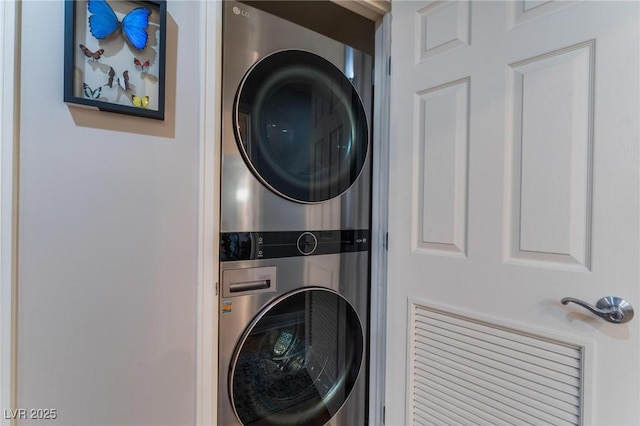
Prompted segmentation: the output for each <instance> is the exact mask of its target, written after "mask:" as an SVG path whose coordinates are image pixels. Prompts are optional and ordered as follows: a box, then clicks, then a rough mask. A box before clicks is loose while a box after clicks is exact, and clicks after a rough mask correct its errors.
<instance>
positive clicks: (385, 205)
mask: <svg viewBox="0 0 640 426" xmlns="http://www.w3.org/2000/svg"><path fill="white" fill-rule="evenodd" d="M390 58H391V14H390V13H387V14H386V15H384V17H383V18H382V19H381V20H380V21H378V27H377V28H376V35H375V62H374V71H375V73H374V92H375V96H374V105H373V164H372V166H373V171H374V173H373V175H372V188H373V190H372V198H371V205H372V209H371V210H372V212H371V214H372V222H371V240H372V241H371V307H370V314H371V321H370V324H369V327H370V329H371V333H370V336H371V337H370V338H369V344H370V348H369V364H370V375H369V379H370V380H369V424H372V425H381V424H384V400H385V375H384V368H385V362H386V356H385V351H386V338H385V337H386V324H387V231H388V229H389V226H388V211H389V124H390V123H389V121H390V110H389V109H390V104H389V97H390V85H391V76H390V71H391V70H390V69H389V65H390Z"/></svg>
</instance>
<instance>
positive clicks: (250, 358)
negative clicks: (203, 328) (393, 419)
mask: <svg viewBox="0 0 640 426" xmlns="http://www.w3.org/2000/svg"><path fill="white" fill-rule="evenodd" d="M362 359H363V334H362V327H361V325H360V320H359V319H358V315H357V314H356V312H355V310H354V309H353V307H352V306H351V305H350V304H349V302H348V301H347V300H346V299H344V298H343V297H342V296H340V295H339V294H338V293H336V292H334V291H332V290H328V289H324V288H318V287H305V288H301V289H299V290H296V291H293V292H291V293H288V294H286V295H285V296H283V297H281V298H279V299H277V300H276V301H275V302H273V303H272V304H270V305H269V306H268V307H267V308H266V309H264V310H263V311H262V312H261V313H260V314H259V315H258V316H257V317H256V319H254V321H253V322H252V323H251V324H250V326H249V327H248V328H247V330H246V331H245V333H244V335H243V336H242V338H241V340H240V342H239V344H238V347H237V348H236V352H235V354H234V356H233V361H232V365H231V371H230V373H231V374H230V377H229V388H230V395H231V400H232V404H233V409H234V411H235V413H236V415H237V416H238V419H239V420H240V422H242V424H244V425H269V426H272V425H308V426H313V425H317V426H321V425H324V424H326V423H327V422H328V421H329V420H330V419H331V418H332V417H333V416H334V415H335V414H336V413H337V412H338V410H339V409H340V407H342V405H343V404H344V403H345V401H346V400H347V398H348V397H349V394H350V392H351V390H352V389H353V386H354V384H355V382H356V380H357V378H358V373H359V371H360V366H361V364H362Z"/></svg>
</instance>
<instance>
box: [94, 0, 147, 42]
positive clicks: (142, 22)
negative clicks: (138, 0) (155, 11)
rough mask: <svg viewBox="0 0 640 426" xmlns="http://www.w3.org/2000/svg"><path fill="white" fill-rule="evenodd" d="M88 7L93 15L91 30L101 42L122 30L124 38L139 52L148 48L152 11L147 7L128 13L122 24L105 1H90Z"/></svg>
mask: <svg viewBox="0 0 640 426" xmlns="http://www.w3.org/2000/svg"><path fill="white" fill-rule="evenodd" d="M87 6H88V8H89V12H91V13H92V15H91V16H89V29H90V30H91V34H93V36H94V37H95V38H97V39H100V40H101V39H103V38H106V37H108V36H110V35H111V34H113V33H114V32H116V31H117V30H118V29H120V30H121V32H122V35H123V36H124V38H125V39H126V40H127V41H128V42H129V43H131V45H132V46H133V47H135V48H136V49H138V50H142V49H144V48H145V47H146V45H147V40H148V39H149V35H148V34H147V27H148V26H149V15H151V10H149V9H147V8H146V7H137V8H135V9H133V10H132V11H131V12H129V13H127V14H126V15H125V17H124V18H122V22H120V21H119V20H118V17H117V16H116V14H115V12H114V11H113V9H112V8H111V6H109V3H107V2H106V1H105V0H88V1H87Z"/></svg>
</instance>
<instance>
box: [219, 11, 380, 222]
mask: <svg viewBox="0 0 640 426" xmlns="http://www.w3.org/2000/svg"><path fill="white" fill-rule="evenodd" d="M371 70H372V59H371V57H370V56H368V55H366V54H364V53H362V52H359V51H357V50H355V49H353V48H351V47H349V46H346V45H344V44H342V43H340V42H337V41H335V40H332V39H329V38H327V37H325V36H323V35H320V34H317V33H315V32H313V31H310V30H308V29H306V28H303V27H300V26H298V25H296V24H293V23H291V22H289V21H286V20H283V19H281V18H279V17H276V16H273V15H270V14H268V13H266V12H262V11H260V10H257V9H255V8H252V7H250V6H247V5H245V4H242V3H238V2H234V1H227V2H225V4H224V22H223V87H222V106H223V110H222V113H223V116H222V188H221V192H222V199H221V231H222V232H235V231H258V230H259V231H285V230H301V229H315V230H322V229H365V228H368V227H369V218H370V213H369V212H370V174H371V166H370V163H371V161H370V156H371V149H370V124H369V120H368V118H369V116H370V113H371Z"/></svg>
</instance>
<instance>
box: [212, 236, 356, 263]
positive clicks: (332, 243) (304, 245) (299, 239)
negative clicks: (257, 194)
mask: <svg viewBox="0 0 640 426" xmlns="http://www.w3.org/2000/svg"><path fill="white" fill-rule="evenodd" d="M367 250H369V230H368V229H350V230H336V231H284V232H225V233H222V234H220V261H222V262H229V261H235V260H254V259H275V258H279V257H294V256H311V255H314V256H315V255H321V254H334V253H349V252H356V251H367Z"/></svg>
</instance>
